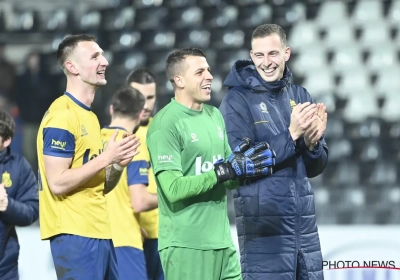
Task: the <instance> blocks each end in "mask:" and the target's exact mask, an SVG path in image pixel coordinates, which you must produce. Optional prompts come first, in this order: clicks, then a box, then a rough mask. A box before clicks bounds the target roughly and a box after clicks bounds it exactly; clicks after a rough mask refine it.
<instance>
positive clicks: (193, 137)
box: [190, 133, 199, 142]
mask: <svg viewBox="0 0 400 280" xmlns="http://www.w3.org/2000/svg"><path fill="white" fill-rule="evenodd" d="M190 137H192V142H196V141H199V139H198V138H197V136H196V134H195V133H192V134H190Z"/></svg>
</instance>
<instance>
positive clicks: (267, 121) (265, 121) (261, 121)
mask: <svg viewBox="0 0 400 280" xmlns="http://www.w3.org/2000/svg"><path fill="white" fill-rule="evenodd" d="M258 123H269V121H259V122H255V123H254V124H258Z"/></svg>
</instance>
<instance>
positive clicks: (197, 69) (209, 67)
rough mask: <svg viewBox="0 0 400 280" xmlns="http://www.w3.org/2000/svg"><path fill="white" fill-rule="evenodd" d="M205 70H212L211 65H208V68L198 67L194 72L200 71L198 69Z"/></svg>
mask: <svg viewBox="0 0 400 280" xmlns="http://www.w3.org/2000/svg"><path fill="white" fill-rule="evenodd" d="M204 70H208V71H210V70H211V68H210V67H206V68H198V69H196V71H194V72H195V73H196V72H198V71H204Z"/></svg>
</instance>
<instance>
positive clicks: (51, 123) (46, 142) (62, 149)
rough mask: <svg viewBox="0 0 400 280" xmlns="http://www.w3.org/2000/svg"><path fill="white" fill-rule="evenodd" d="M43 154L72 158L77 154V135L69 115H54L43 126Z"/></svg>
mask: <svg viewBox="0 0 400 280" xmlns="http://www.w3.org/2000/svg"><path fill="white" fill-rule="evenodd" d="M43 154H44V155H47V156H54V157H63V158H72V157H73V156H74V154H75V135H74V131H73V126H72V124H71V121H70V118H68V116H67V115H63V116H61V115H60V114H59V115H57V116H53V117H52V118H50V119H49V120H48V122H47V124H46V125H45V126H44V128H43Z"/></svg>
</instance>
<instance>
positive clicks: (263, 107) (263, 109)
mask: <svg viewBox="0 0 400 280" xmlns="http://www.w3.org/2000/svg"><path fill="white" fill-rule="evenodd" d="M260 108H261V112H262V113H268V109H267V105H265V103H264V102H261V103H260Z"/></svg>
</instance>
